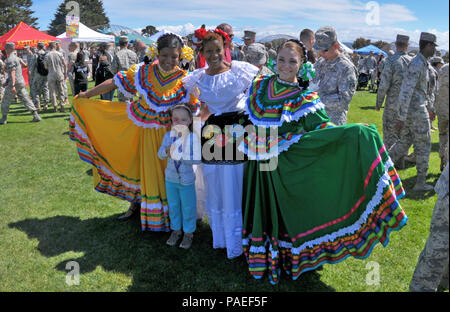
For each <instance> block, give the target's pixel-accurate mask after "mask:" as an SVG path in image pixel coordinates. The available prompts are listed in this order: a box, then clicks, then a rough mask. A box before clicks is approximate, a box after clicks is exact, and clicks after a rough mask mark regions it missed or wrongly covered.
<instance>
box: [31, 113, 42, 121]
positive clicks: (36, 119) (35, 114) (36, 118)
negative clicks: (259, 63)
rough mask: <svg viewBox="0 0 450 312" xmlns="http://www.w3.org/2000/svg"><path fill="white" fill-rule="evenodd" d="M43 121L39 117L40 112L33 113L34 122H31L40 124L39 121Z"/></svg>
mask: <svg viewBox="0 0 450 312" xmlns="http://www.w3.org/2000/svg"><path fill="white" fill-rule="evenodd" d="M41 120H42V119H41V117H39V115H38V112H37V111H34V112H33V120H32V121H31V122H39V121H41Z"/></svg>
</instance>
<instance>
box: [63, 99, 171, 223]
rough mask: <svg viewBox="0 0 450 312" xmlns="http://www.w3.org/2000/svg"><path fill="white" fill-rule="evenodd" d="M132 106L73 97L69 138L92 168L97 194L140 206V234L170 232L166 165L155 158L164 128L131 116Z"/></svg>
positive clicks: (165, 128) (164, 161)
mask: <svg viewBox="0 0 450 312" xmlns="http://www.w3.org/2000/svg"><path fill="white" fill-rule="evenodd" d="M138 104H140V103H138ZM136 107H137V106H136V103H134V102H131V103H128V104H127V103H123V102H110V101H103V100H89V99H84V98H75V99H74V101H73V109H72V112H71V116H70V138H71V139H72V140H73V141H75V143H76V145H77V150H78V154H79V156H80V158H81V159H82V160H84V161H86V162H88V163H90V164H92V165H93V166H94V187H95V189H96V190H97V191H99V192H102V193H106V194H109V195H112V196H116V197H118V198H121V199H124V200H127V201H129V202H133V203H140V204H141V224H142V230H144V231H145V230H150V231H169V230H170V227H169V214H168V205H167V196H166V189H165V182H164V169H165V168H166V165H167V161H166V160H160V159H159V158H158V149H159V147H160V146H161V144H162V140H163V137H164V135H165V134H166V132H167V131H168V129H169V128H168V127H167V126H168V124H159V125H158V124H156V123H155V121H154V120H152V122H151V123H145V117H143V116H140V115H139V114H138V115H136V114H134V113H133V109H136ZM144 110H145V109H144ZM153 117H154V116H153ZM139 118H144V119H142V120H139Z"/></svg>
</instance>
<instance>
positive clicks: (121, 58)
mask: <svg viewBox="0 0 450 312" xmlns="http://www.w3.org/2000/svg"><path fill="white" fill-rule="evenodd" d="M119 46H120V50H119V51H118V52H117V53H116V55H114V59H113V62H112V65H111V71H112V73H113V74H117V73H118V72H119V71H121V70H128V69H129V68H130V67H131V66H133V65H134V64H137V63H138V62H139V60H138V57H137V55H136V53H134V52H133V51H131V50H129V49H128V37H127V36H120V38H119ZM117 98H118V100H119V102H125V101H126V100H127V98H126V97H125V96H124V95H123V94H122V93H121V92H118V93H117Z"/></svg>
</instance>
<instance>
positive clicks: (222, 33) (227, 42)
mask: <svg viewBox="0 0 450 312" xmlns="http://www.w3.org/2000/svg"><path fill="white" fill-rule="evenodd" d="M214 32H215V33H217V34H219V35H221V36H222V37H223V38H225V44H229V43H230V42H231V39H230V36H228V34H227V33H226V32H224V31H223V30H222V29H219V28H216V29H214Z"/></svg>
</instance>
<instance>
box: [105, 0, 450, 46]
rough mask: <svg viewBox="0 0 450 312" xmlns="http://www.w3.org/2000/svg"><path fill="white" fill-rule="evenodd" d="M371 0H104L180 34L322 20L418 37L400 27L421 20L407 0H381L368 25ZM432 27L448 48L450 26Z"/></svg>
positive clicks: (372, 34)
mask: <svg viewBox="0 0 450 312" xmlns="http://www.w3.org/2000/svg"><path fill="white" fill-rule="evenodd" d="M392 2H394V1H392ZM367 3H368V1H363V0H361V1H360V0H321V1H318V0H314V1H294V0H276V1H261V0H247V1H242V0H226V1H223V0H208V1H203V0H188V1H186V0H170V1H165V0H153V1H151V2H150V5H142V1H140V0H127V2H126V6H125V5H124V4H123V0H105V1H104V6H105V8H106V9H107V11H108V14H109V15H111V17H112V18H113V17H114V16H117V19H119V20H130V19H133V21H136V20H139V21H141V20H143V25H142V27H145V26H146V25H154V26H155V27H157V28H158V29H162V28H165V29H168V30H170V31H173V32H175V33H178V34H180V35H187V34H189V33H193V32H194V30H195V29H197V28H198V27H199V26H200V24H201V23H205V22H206V23H208V24H211V25H212V26H211V25H207V28H213V27H215V26H216V25H217V24H220V23H222V22H228V23H229V24H231V25H232V26H233V28H234V32H235V36H236V37H242V36H243V31H244V29H249V30H254V31H256V32H257V38H262V37H264V36H268V35H274V34H287V35H291V36H295V37H297V36H298V34H299V32H300V30H301V29H303V28H305V27H307V28H311V29H313V30H317V27H319V26H321V25H322V26H323V25H332V26H333V27H335V28H336V30H337V31H338V36H339V38H340V40H341V41H345V42H347V41H351V42H352V41H353V40H354V39H356V38H358V37H364V38H369V39H372V40H384V41H388V42H392V41H394V40H395V37H396V35H397V34H398V33H401V34H406V35H409V36H410V37H411V40H412V41H413V42H418V41H419V40H418V38H419V35H420V31H414V30H409V31H407V30H405V29H404V28H402V27H399V25H401V23H407V22H412V21H417V20H418V18H417V17H416V16H415V14H414V12H412V11H411V10H410V9H409V8H408V7H407V6H405V5H400V4H396V3H384V4H380V5H379V23H378V24H377V25H368V24H367V20H366V19H367V17H368V14H370V13H371V12H372V11H370V10H368V8H367V7H366V5H367ZM417 13H418V12H417ZM161 20H162V21H163V22H156V21H161ZM177 21H179V22H181V23H178V22H177ZM185 22H189V23H185ZM114 23H118V22H114ZM196 23H198V24H196ZM432 24H433V21H430V25H432ZM262 25H263V26H262ZM429 32H433V33H435V34H436V35H437V37H438V43H439V45H440V47H441V48H444V49H448V46H449V43H448V41H449V40H448V35H449V33H448V30H447V31H444V32H439V31H437V30H430V31H429Z"/></svg>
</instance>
